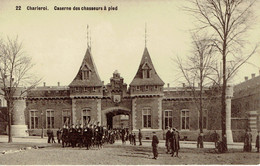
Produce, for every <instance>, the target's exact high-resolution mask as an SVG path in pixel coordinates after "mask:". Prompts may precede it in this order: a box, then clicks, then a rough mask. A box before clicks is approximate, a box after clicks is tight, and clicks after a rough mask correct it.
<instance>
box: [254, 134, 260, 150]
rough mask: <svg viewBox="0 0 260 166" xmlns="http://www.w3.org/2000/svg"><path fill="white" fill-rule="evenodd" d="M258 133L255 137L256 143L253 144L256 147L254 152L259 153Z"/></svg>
mask: <svg viewBox="0 0 260 166" xmlns="http://www.w3.org/2000/svg"><path fill="white" fill-rule="evenodd" d="M259 141H260V140H259V131H258V132H257V136H256V142H255V147H256V151H257V152H259V145H260V142H259Z"/></svg>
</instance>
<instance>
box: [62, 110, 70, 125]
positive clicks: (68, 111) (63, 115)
mask: <svg viewBox="0 0 260 166" xmlns="http://www.w3.org/2000/svg"><path fill="white" fill-rule="evenodd" d="M64 112H66V115H65V114H64ZM64 117H66V118H68V117H69V122H68V125H69V126H70V125H71V110H70V109H63V110H62V117H61V118H62V119H61V121H62V126H64V125H65V122H64Z"/></svg>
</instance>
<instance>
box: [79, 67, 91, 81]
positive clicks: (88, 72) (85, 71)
mask: <svg viewBox="0 0 260 166" xmlns="http://www.w3.org/2000/svg"><path fill="white" fill-rule="evenodd" d="M81 72H82V80H89V79H90V77H91V70H90V69H89V67H88V66H87V65H86V64H85V65H84V66H82V68H81Z"/></svg>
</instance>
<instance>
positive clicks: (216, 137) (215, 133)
mask: <svg viewBox="0 0 260 166" xmlns="http://www.w3.org/2000/svg"><path fill="white" fill-rule="evenodd" d="M219 138H220V137H219V134H218V133H217V132H216V130H215V131H214V133H213V134H212V139H213V141H214V143H215V148H217V143H218V141H219Z"/></svg>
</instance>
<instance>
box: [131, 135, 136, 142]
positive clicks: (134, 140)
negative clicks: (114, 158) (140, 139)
mask: <svg viewBox="0 0 260 166" xmlns="http://www.w3.org/2000/svg"><path fill="white" fill-rule="evenodd" d="M132 139H133V145H136V136H135V133H133V134H132Z"/></svg>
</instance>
